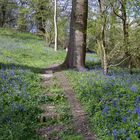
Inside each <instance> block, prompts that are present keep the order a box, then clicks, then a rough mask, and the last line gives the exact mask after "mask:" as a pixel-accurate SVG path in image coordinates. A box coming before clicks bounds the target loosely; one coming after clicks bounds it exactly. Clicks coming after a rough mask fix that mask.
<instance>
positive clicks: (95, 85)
mask: <svg viewBox="0 0 140 140" xmlns="http://www.w3.org/2000/svg"><path fill="white" fill-rule="evenodd" d="M66 75H67V76H68V78H69V79H70V81H71V83H72V86H73V87H74V89H75V92H76V95H77V97H78V99H79V100H80V101H81V103H82V104H83V106H84V108H85V110H86V111H87V112H88V116H89V118H90V122H91V127H92V129H93V131H94V133H95V134H97V136H98V139H101V140H102V139H104V140H113V139H127V138H130V140H131V139H132V140H133V139H136V140H137V139H139V138H140V131H139V127H140V125H139V117H140V113H139V110H140V108H139V105H140V88H139V87H140V85H139V83H140V78H139V77H140V75H139V73H136V74H134V75H130V74H129V73H128V71H125V70H121V69H116V70H111V71H110V76H107V77H106V76H104V75H103V74H102V71H101V70H94V71H91V72H86V73H78V72H73V71H70V72H66ZM126 77H127V78H126Z"/></svg>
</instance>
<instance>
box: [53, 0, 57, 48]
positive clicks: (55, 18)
mask: <svg viewBox="0 0 140 140" xmlns="http://www.w3.org/2000/svg"><path fill="white" fill-rule="evenodd" d="M54 30H55V45H54V50H55V51H57V49H58V27H57V0H55V4H54Z"/></svg>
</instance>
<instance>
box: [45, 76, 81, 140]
mask: <svg viewBox="0 0 140 140" xmlns="http://www.w3.org/2000/svg"><path fill="white" fill-rule="evenodd" d="M45 93H46V97H47V93H49V94H52V95H53V96H52V97H48V98H47V100H46V103H47V104H48V105H53V106H55V108H56V111H55V112H56V113H57V114H58V117H57V118H52V119H50V120H49V121H46V123H43V124H42V125H43V126H47V127H49V126H63V129H62V130H61V131H59V132H56V131H52V132H51V138H52V139H53V138H54V139H55V138H56V137H59V138H61V139H62V140H83V138H82V136H78V135H77V134H76V133H75V132H74V128H73V124H72V122H73V121H72V115H71V111H70V106H69V104H68V103H67V99H66V98H65V96H64V94H63V91H62V89H61V88H60V86H59V81H58V80H57V79H56V78H53V80H52V85H51V86H49V87H48V88H47V91H45ZM44 103H45V102H44Z"/></svg>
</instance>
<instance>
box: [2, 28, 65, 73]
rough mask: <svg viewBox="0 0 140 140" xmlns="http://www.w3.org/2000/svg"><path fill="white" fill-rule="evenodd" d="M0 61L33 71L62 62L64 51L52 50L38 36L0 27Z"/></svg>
mask: <svg viewBox="0 0 140 140" xmlns="http://www.w3.org/2000/svg"><path fill="white" fill-rule="evenodd" d="M0 42H1V44H0V63H1V64H6V65H12V64H14V65H16V66H20V67H25V68H27V69H31V70H33V71H36V70H37V71H38V70H40V69H41V68H46V67H48V66H49V65H52V64H59V63H61V62H63V60H64V57H65V53H64V52H63V51H58V52H54V51H53V49H51V48H48V47H47V46H46V45H45V42H44V41H43V40H41V39H40V38H39V37H36V36H34V35H32V34H27V33H18V32H16V31H14V30H7V29H0Z"/></svg>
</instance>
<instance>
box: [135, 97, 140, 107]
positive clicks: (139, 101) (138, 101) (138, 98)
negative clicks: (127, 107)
mask: <svg viewBox="0 0 140 140" xmlns="http://www.w3.org/2000/svg"><path fill="white" fill-rule="evenodd" d="M135 103H136V105H138V104H139V103H140V97H139V96H137V97H136V99H135Z"/></svg>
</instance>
